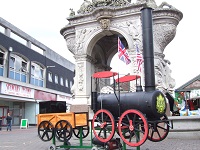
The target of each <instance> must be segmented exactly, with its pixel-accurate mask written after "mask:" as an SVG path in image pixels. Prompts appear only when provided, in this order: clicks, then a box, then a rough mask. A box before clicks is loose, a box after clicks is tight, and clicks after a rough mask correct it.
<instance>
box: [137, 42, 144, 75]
mask: <svg viewBox="0 0 200 150" xmlns="http://www.w3.org/2000/svg"><path fill="white" fill-rule="evenodd" d="M136 63H137V66H138V71H140V72H142V63H143V57H142V55H141V54H140V51H139V48H138V45H137V44H136Z"/></svg>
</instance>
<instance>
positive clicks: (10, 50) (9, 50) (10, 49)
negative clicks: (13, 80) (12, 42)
mask: <svg viewBox="0 0 200 150" xmlns="http://www.w3.org/2000/svg"><path fill="white" fill-rule="evenodd" d="M12 51H13V48H12V47H9V48H8V66H7V77H8V78H9V71H10V53H11V52H12Z"/></svg>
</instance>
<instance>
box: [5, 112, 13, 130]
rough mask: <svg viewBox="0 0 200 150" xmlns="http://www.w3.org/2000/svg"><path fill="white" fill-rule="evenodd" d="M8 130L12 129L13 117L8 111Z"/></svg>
mask: <svg viewBox="0 0 200 150" xmlns="http://www.w3.org/2000/svg"><path fill="white" fill-rule="evenodd" d="M6 120H7V131H8V130H10V131H11V126H12V117H11V116H10V113H8V115H7V117H6Z"/></svg>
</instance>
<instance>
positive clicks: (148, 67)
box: [141, 6, 155, 92]
mask: <svg viewBox="0 0 200 150" xmlns="http://www.w3.org/2000/svg"><path fill="white" fill-rule="evenodd" d="M141 12H142V34H143V58H144V75H145V91H146V92H149V91H154V90H155V71H154V49H153V21H152V20H153V19H152V8H149V7H147V6H144V8H143V9H142V10H141Z"/></svg>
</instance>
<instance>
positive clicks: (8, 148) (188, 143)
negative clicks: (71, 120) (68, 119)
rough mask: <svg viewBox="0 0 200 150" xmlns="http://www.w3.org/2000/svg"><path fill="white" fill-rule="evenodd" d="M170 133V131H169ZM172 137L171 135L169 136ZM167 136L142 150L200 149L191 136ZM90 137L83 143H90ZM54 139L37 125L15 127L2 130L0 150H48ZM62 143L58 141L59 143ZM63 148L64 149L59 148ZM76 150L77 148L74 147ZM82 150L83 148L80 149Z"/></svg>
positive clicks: (197, 142) (141, 149)
mask: <svg viewBox="0 0 200 150" xmlns="http://www.w3.org/2000/svg"><path fill="white" fill-rule="evenodd" d="M169 134H170V133H169ZM169 137H170V136H169ZM169 137H168V138H167V139H165V140H164V141H162V142H157V143H153V142H150V141H148V140H147V141H146V142H145V143H144V144H143V145H142V146H141V147H140V150H197V149H198V150H199V149H200V140H198V139H192V138H191V137H190V138H188V139H187V138H186V137H185V138H183V139H175V138H169ZM70 142H71V143H72V144H79V140H77V139H75V137H73V138H72V139H71V140H70ZM89 143H90V141H89V137H88V139H87V140H85V141H84V143H83V144H87V145H89ZM51 144H52V141H49V142H43V141H42V140H40V139H39V137H38V135H37V128H36V127H29V128H28V129H19V127H13V130H12V131H11V132H10V131H6V128H5V127H3V130H2V131H0V150H48V148H49V146H50V145H51ZM59 144H60V145H61V144H62V143H58V145H59ZM127 149H131V150H136V149H137V148H135V147H132V148H130V147H127ZM59 150H62V149H59ZM73 150H75V149H73ZM79 150H81V149H79Z"/></svg>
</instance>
